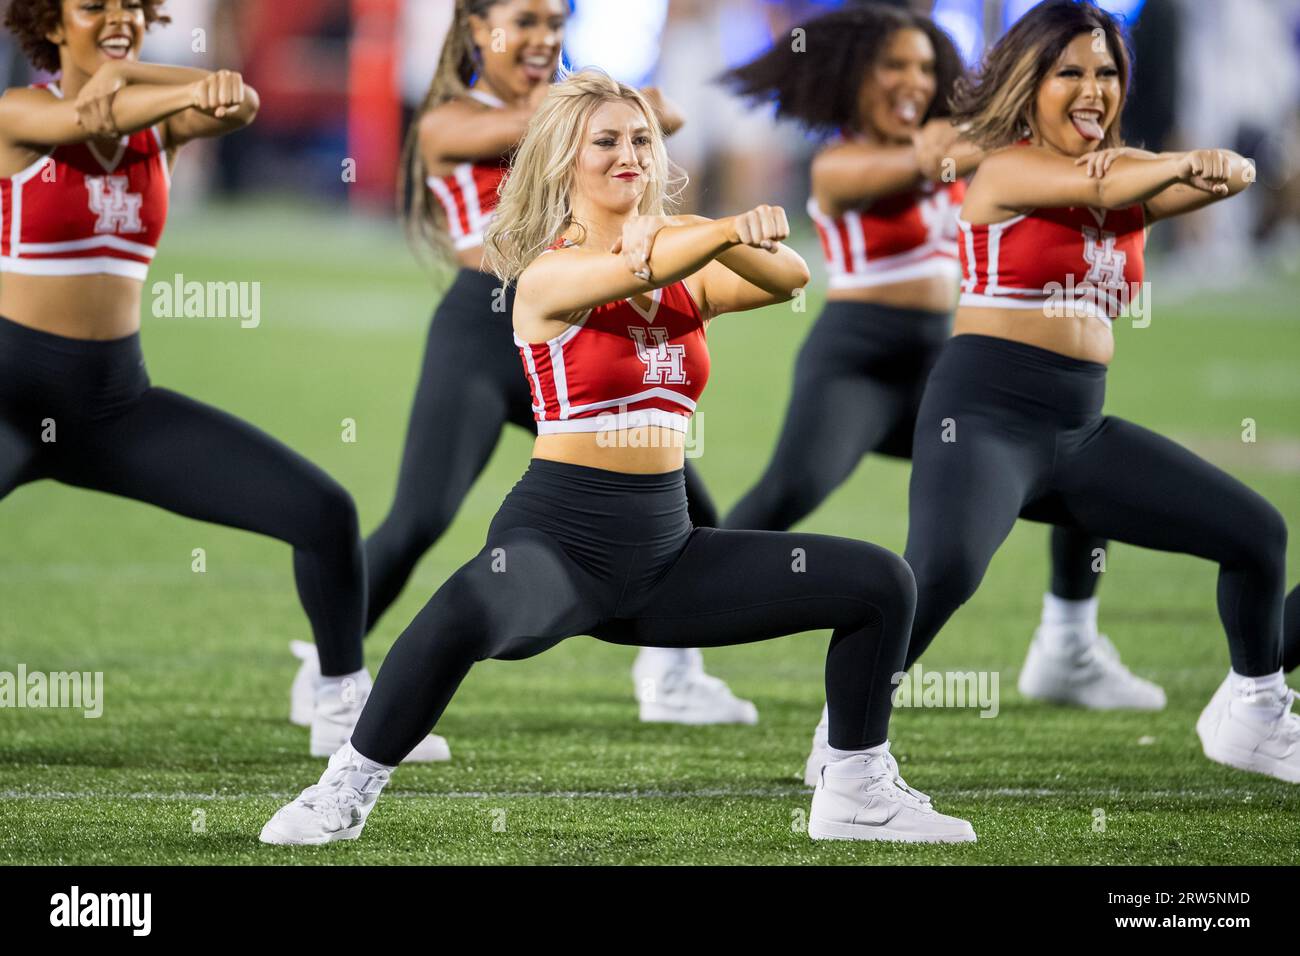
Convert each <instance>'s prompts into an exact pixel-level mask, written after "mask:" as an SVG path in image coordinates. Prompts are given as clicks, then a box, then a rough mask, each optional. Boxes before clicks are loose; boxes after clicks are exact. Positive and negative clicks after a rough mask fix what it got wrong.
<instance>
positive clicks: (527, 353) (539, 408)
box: [514, 335, 546, 421]
mask: <svg viewBox="0 0 1300 956" xmlns="http://www.w3.org/2000/svg"><path fill="white" fill-rule="evenodd" d="M514 339H515V345H517V346H519V351H520V353H521V354H522V355H523V357H524V367H525V368H526V369H528V377H529V378H531V379H532V380H533V394H534V395H536V396H537V398H538V399H539V400H540V401H541V404H540V405H538V404H537V402H534V403H533V418H535V419H537V420H538V421H541V420H542V419H544V418H545V417H546V395H545V393H544V392H543V391H542V380H541V379H540V378H538V376H537V365H536V363H535V362H534V361H533V347H532V346H531V345H529V344H528V343H527V342H524V341H523V340H521V339H520V338H519V336H517V335H516V336H515V337H514Z"/></svg>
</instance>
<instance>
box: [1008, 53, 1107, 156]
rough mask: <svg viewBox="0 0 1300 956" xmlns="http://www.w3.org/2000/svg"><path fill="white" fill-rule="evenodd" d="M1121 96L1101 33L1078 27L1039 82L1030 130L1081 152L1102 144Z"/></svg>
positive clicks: (1049, 143) (1068, 149)
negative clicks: (1086, 30)
mask: <svg viewBox="0 0 1300 956" xmlns="http://www.w3.org/2000/svg"><path fill="white" fill-rule="evenodd" d="M1123 100H1124V94H1123V90H1122V88H1121V85H1120V78H1119V68H1118V67H1117V66H1116V65H1115V60H1114V58H1113V57H1112V56H1111V54H1110V49H1109V47H1108V46H1107V45H1106V43H1105V41H1104V39H1096V40H1094V38H1093V35H1092V34H1090V33H1080V34H1079V35H1078V36H1076V37H1075V38H1074V39H1073V40H1071V41H1070V44H1069V46H1067V47H1066V48H1065V50H1064V51H1062V53H1061V55H1060V57H1058V58H1057V61H1056V63H1055V64H1054V65H1053V66H1052V68H1051V69H1050V70H1049V71H1048V73H1047V76H1046V77H1044V78H1043V81H1042V83H1041V84H1039V87H1038V95H1037V97H1036V98H1035V102H1034V116H1033V120H1032V124H1031V125H1032V128H1033V132H1034V134H1035V136H1036V138H1037V139H1039V140H1041V141H1042V142H1043V143H1044V144H1045V145H1047V146H1050V147H1051V148H1053V149H1055V150H1056V151H1057V152H1060V153H1064V154H1065V155H1067V156H1082V155H1084V154H1085V153H1090V152H1092V151H1093V150H1095V149H1098V148H1099V147H1100V146H1101V141H1102V139H1103V138H1104V137H1105V135H1106V131H1107V130H1109V129H1110V127H1111V124H1112V123H1114V122H1115V119H1116V117H1118V116H1119V111H1120V107H1121V106H1122V105H1123Z"/></svg>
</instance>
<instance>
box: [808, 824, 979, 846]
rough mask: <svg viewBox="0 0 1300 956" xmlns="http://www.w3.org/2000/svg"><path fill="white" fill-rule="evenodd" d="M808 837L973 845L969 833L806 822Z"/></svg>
mask: <svg viewBox="0 0 1300 956" xmlns="http://www.w3.org/2000/svg"><path fill="white" fill-rule="evenodd" d="M808 836H809V838H810V839H813V840H877V841H881V842H889V843H975V842H976V836H975V833H974V831H971V832H969V833H943V834H939V833H906V832H900V831H897V830H890V829H889V828H887V827H868V826H863V825H862V824H859V823H829V822H822V821H819V820H809V821H808Z"/></svg>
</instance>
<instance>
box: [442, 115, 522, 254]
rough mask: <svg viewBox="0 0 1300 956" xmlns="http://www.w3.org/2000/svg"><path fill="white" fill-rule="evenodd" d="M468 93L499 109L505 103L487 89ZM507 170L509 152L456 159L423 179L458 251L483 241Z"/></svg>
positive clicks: (479, 244) (481, 243)
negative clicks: (446, 171)
mask: <svg viewBox="0 0 1300 956" xmlns="http://www.w3.org/2000/svg"><path fill="white" fill-rule="evenodd" d="M469 95H470V96H471V97H472V98H474V99H476V100H478V101H479V102H480V103H484V104H486V105H487V106H491V107H493V108H494V109H500V108H501V107H502V106H505V104H504V103H503V102H501V100H499V99H497V98H496V97H495V96H493V95H492V94H491V93H484V92H483V91H482V90H470V91H469ZM509 171H510V158H509V156H496V157H493V158H492V159H480V160H475V161H474V162H472V163H460V164H459V165H458V166H456V168H455V169H453V170H452V171H451V175H449V176H430V177H429V178H428V179H427V180H426V182H427V183H428V186H429V189H430V190H432V191H433V195H434V196H435V197H436V198H437V200H438V202H439V203H441V204H442V209H443V213H444V214H445V217H446V221H447V231H448V232H449V233H450V234H451V242H452V245H453V246H454V247H455V248H456V250H457V251H458V252H459V251H460V250H462V249H473V248H474V247H476V246H481V245H483V231H484V230H485V229H487V224H488V223H489V222H490V221H491V219H492V211H493V210H494V209H496V207H497V190H498V189H499V188H500V186H501V182H502V180H504V179H505V178H506V173H508V172H509Z"/></svg>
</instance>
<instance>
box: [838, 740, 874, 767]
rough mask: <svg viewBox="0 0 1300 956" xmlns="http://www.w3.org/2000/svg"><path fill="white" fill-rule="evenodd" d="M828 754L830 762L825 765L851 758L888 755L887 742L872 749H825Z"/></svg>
mask: <svg viewBox="0 0 1300 956" xmlns="http://www.w3.org/2000/svg"><path fill="white" fill-rule="evenodd" d="M826 749H827V750H828V751H829V752H830V760H828V761H827V763H838V762H839V761H841V760H848V759H850V758H852V757H858V756H862V757H879V756H882V755H884V754H887V753H889V741H888V740H886V741H885V742H884V743H883V744H876V746H874V747H863V748H862V749H861V750H836V749H835V748H834V747H827V748H826Z"/></svg>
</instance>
